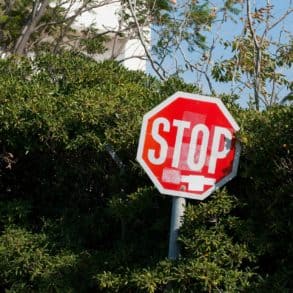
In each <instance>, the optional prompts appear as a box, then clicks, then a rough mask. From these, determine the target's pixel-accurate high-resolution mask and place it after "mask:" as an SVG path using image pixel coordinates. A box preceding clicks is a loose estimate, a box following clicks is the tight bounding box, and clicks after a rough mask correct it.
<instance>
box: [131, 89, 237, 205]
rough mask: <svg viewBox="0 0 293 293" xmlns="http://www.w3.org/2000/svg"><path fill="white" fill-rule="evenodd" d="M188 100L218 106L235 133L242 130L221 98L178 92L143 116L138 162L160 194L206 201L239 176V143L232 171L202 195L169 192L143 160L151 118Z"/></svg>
mask: <svg viewBox="0 0 293 293" xmlns="http://www.w3.org/2000/svg"><path fill="white" fill-rule="evenodd" d="M180 97H182V98H187V99H190V100H196V101H203V102H208V103H213V104H217V105H218V107H219V108H220V110H221V111H222V112H223V114H224V115H225V117H226V118H227V119H228V121H229V123H230V124H231V125H232V127H233V128H234V130H235V131H238V130H239V129H240V127H239V125H238V124H237V122H236V121H235V120H234V118H233V116H232V115H231V114H230V112H229V111H228V110H227V108H226V106H225V105H224V104H223V102H222V101H221V100H220V99H219V98H215V97H207V96H203V95H198V94H191V93H185V92H180V91H178V92H176V93H174V94H173V95H172V96H170V97H169V98H167V99H166V100H164V101H163V102H161V103H160V104H158V105H157V106H156V107H154V108H153V109H151V110H150V111H149V112H147V113H146V114H145V115H144V116H143V121H142V126H141V131H140V137H139V143H138V150H137V155H136V160H137V161H138V162H139V163H140V165H141V166H142V168H143V169H144V171H145V172H146V173H147V175H148V176H149V178H150V179H151V181H152V182H153V183H154V185H155V187H156V188H157V189H158V190H159V192H160V193H162V194H166V195H172V196H177V197H178V196H179V197H185V198H190V199H196V200H204V199H205V198H207V197H208V196H209V195H210V194H211V193H212V192H214V191H215V190H217V189H219V188H220V187H222V186H223V185H225V184H226V183H227V182H228V181H230V180H231V179H232V178H234V177H235V176H236V174H237V170H238V165H239V158H240V152H241V146H240V143H239V142H236V151H235V156H234V160H233V166H232V171H231V173H230V174H229V175H227V176H225V177H224V178H223V179H222V180H221V181H219V182H217V183H216V184H215V185H214V186H212V187H211V188H209V189H208V190H207V191H205V192H204V193H202V194H201V195H196V194H193V193H191V192H185V191H177V190H176V191H175V190H169V189H166V188H164V187H163V186H162V185H161V183H160V182H159V180H158V179H157V177H156V176H154V174H153V172H152V171H151V169H150V168H149V167H148V165H147V164H146V163H145V161H144V160H143V158H142V154H143V147H144V142H145V137H146V129H147V122H148V119H149V118H150V117H152V116H153V115H155V114H156V113H157V112H158V111H160V110H162V109H164V108H165V107H166V106H168V105H169V104H170V103H172V102H173V101H175V100H176V99H178V98H180Z"/></svg>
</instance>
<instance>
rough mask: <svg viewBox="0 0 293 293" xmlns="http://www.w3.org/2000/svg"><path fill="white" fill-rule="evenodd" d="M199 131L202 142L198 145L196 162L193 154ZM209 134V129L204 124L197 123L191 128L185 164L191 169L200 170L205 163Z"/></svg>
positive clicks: (194, 153) (195, 151)
mask: <svg viewBox="0 0 293 293" xmlns="http://www.w3.org/2000/svg"><path fill="white" fill-rule="evenodd" d="M200 133H202V142H201V145H200V149H199V154H198V158H197V162H195V155H196V153H197V149H198V144H197V142H198V138H199V134H200ZM209 135H210V133H209V129H208V128H207V126H205V125H204V124H197V125H196V126H195V127H194V128H193V129H192V133H191V139H190V145H189V151H188V157H187V165H188V167H189V168H190V169H191V170H193V171H200V170H201V169H202V167H203V165H204V163H205V160H206V154H207V147H208V141H209Z"/></svg>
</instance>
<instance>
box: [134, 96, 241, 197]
mask: <svg viewBox="0 0 293 293" xmlns="http://www.w3.org/2000/svg"><path fill="white" fill-rule="evenodd" d="M238 130H239V126H238V125H237V123H236V122H235V120H234V119H233V117H232V116H231V114H230V113H229V112H228V110H227V109H226V107H225V105H224V104H223V103H222V101H221V100H220V99H218V98H211V97H206V96H201V95H195V94H189V93H184V92H176V93H175V94H174V95H172V96H171V97H169V98H168V99H166V100H165V101H163V102H162V103H161V104H159V105H158V106H156V107H155V108H153V109H152V110H151V111H149V112H148V113H146V114H145V115H144V117H143V122H142V127H141V134H140V140H139V146H138V152H137V160H138V162H139V163H140V165H141V166H142V167H143V169H144V170H145V172H146V173H147V174H148V176H149V177H150V179H151V180H152V181H153V183H154V184H155V186H156V187H157V188H158V190H159V191H160V192H161V193H163V194H168V195H174V196H180V197H186V198H192V199H198V200H203V199H205V198H206V197H207V196H209V195H210V194H211V193H212V192H213V191H214V190H215V189H217V188H219V187H221V186H223V185H224V184H225V183H226V182H227V181H229V180H230V179H232V178H233V177H234V176H236V173H237V168H238V161H239V155H240V145H239V143H237V142H236V138H235V132H236V131H238Z"/></svg>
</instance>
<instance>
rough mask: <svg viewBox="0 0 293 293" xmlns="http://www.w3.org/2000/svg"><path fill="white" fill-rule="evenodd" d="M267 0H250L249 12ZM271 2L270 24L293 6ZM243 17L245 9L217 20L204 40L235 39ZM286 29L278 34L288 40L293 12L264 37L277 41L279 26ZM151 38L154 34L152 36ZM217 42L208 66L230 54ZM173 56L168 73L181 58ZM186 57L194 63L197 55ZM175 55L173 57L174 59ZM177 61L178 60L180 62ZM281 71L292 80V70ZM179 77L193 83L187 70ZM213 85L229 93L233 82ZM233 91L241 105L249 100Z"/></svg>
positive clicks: (204, 88) (216, 3)
mask: <svg viewBox="0 0 293 293" xmlns="http://www.w3.org/2000/svg"><path fill="white" fill-rule="evenodd" d="M183 1H185V0H179V1H178V0H177V4H176V5H177V7H180V6H181V5H182V3H183ZM267 1H268V0H251V8H252V11H253V10H254V9H255V8H256V9H259V8H261V7H263V6H265V4H266V3H267ZM210 2H212V3H213V5H214V6H215V7H217V8H218V7H220V3H222V2H223V1H222V0H214V1H210ZM269 2H270V3H271V5H272V6H273V8H272V16H273V18H272V23H273V22H275V21H276V20H278V19H279V18H280V17H281V16H282V15H283V14H284V13H286V11H287V10H288V8H290V7H291V9H292V8H293V4H292V0H279V1H278V0H271V1H269ZM245 16H246V11H245V10H243V9H242V10H241V11H240V13H239V15H237V16H234V21H233V20H229V21H227V22H225V23H223V24H221V23H218V24H216V25H215V26H213V27H212V30H211V31H210V32H208V33H206V37H207V41H208V42H211V40H212V39H213V38H215V37H216V36H217V35H218V36H219V37H221V38H223V39H225V40H228V41H231V40H233V39H234V38H235V36H237V35H240V34H242V33H243V23H242V22H241V21H238V20H239V19H241V18H245ZM284 28H285V29H286V31H284V32H283V34H282V35H281V39H282V41H288V40H289V35H290V34H291V36H292V34H293V13H291V14H290V15H289V16H288V17H287V18H286V19H285V20H284V21H282V22H281V23H280V24H279V25H278V26H276V27H275V28H274V29H272V30H271V33H270V34H269V35H268V37H269V38H270V39H271V40H277V39H278V38H279V32H280V30H281V29H284ZM263 29H264V27H261V26H260V25H259V26H258V31H259V32H262V31H263ZM152 37H153V39H155V38H156V37H155V36H154V35H153V36H152ZM217 44H218V45H217V46H216V48H215V50H214V51H213V58H212V62H211V65H212V64H213V62H214V61H215V60H225V59H227V58H229V57H231V50H230V49H225V48H224V47H223V46H222V45H220V44H219V42H218V43H217ZM174 54H175V55H174V56H173V57H171V58H169V59H168V60H167V62H166V64H165V66H166V67H167V68H168V71H169V72H172V70H174V60H175V59H176V58H177V61H178V60H179V62H182V64H183V61H182V58H180V56H179V54H178V52H174ZM185 54H186V56H188V58H190V60H192V61H193V62H197V60H198V58H199V55H198V56H196V53H194V52H191V53H189V52H187V51H186V52H185ZM174 57H175V58H174ZM180 60H181V61H180ZM148 68H149V69H148V71H149V72H150V73H152V74H153V71H152V69H151V68H150V66H148ZM282 73H283V74H285V75H286V77H287V78H288V79H289V80H291V81H292V79H293V72H292V70H285V71H283V72H282ZM182 77H183V78H184V80H185V81H186V82H189V83H194V81H195V73H194V72H191V71H186V72H185V73H184V74H183V75H182ZM213 87H214V89H215V91H216V93H217V94H220V93H227V92H231V89H234V90H235V88H236V87H235V84H233V83H219V82H213ZM202 91H203V94H206V95H211V92H210V90H209V87H208V84H207V82H206V81H204V79H202ZM287 92H288V91H287V90H286V89H285V88H284V87H283V90H282V92H280V96H282V95H283V96H285V95H286V93H287ZM235 93H238V94H239V95H240V99H239V103H240V105H241V106H242V107H246V106H247V103H248V100H249V98H248V97H249V94H250V93H249V91H247V90H243V91H242V92H241V91H235Z"/></svg>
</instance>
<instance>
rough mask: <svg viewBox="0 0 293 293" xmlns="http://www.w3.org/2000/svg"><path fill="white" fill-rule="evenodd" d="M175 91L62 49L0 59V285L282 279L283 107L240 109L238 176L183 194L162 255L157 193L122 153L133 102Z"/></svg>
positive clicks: (272, 288) (140, 288)
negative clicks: (206, 193) (174, 239)
mask: <svg viewBox="0 0 293 293" xmlns="http://www.w3.org/2000/svg"><path fill="white" fill-rule="evenodd" d="M176 90H184V91H189V92H197V89H196V88H195V87H193V86H191V85H186V84H184V83H183V82H181V81H180V80H177V79H175V78H174V79H170V80H169V81H167V82H166V83H163V84H162V83H160V82H159V81H157V80H156V79H154V78H152V77H149V76H146V75H144V74H143V73H140V72H130V71H127V70H126V69H124V68H123V67H122V66H120V65H118V64H117V63H113V62H109V61H108V62H104V63H95V62H93V61H91V60H89V59H87V58H85V57H83V56H79V55H73V54H71V53H65V54H62V55H60V56H50V55H44V56H41V57H38V59H36V60H34V61H29V60H27V59H19V58H18V59H14V58H12V59H7V60H0V147H1V149H0V150H1V154H0V168H1V169H0V291H1V290H7V292H32V291H33V292H55V291H58V292H90V291H95V292H97V291H98V292H99V291H104V292H111V291H114V292H163V291H164V292H165V291H166V292H245V291H247V292H253V291H255V292H290V291H291V290H293V283H292V280H293V266H292V263H293V262H292V255H293V245H292V243H293V241H292V235H293V233H292V232H293V229H292V212H293V204H292V135H291V131H292V123H293V119H292V118H293V117H292V115H293V111H292V107H290V106H276V107H274V108H271V109H268V110H266V111H263V112H255V111H253V110H243V109H240V108H239V107H238V106H237V105H236V104H235V102H234V101H233V99H232V98H229V97H223V99H224V101H225V104H226V105H227V106H228V107H229V109H230V111H231V112H232V113H233V115H234V117H235V118H236V119H237V121H238V122H239V124H240V126H241V133H240V134H239V139H240V140H241V142H242V155H241V160H240V168H239V175H238V177H237V178H236V179H234V180H233V181H232V182H230V183H229V184H228V185H227V186H226V187H225V188H224V189H222V190H220V191H219V192H218V193H217V194H215V195H213V196H211V197H210V198H209V199H207V200H205V201H204V202H200V203H199V202H196V201H190V202H188V207H187V210H186V214H185V220H184V225H183V227H182V229H181V233H180V242H181V247H182V249H181V257H180V259H179V260H178V261H175V262H172V261H169V260H167V259H166V254H167V245H168V230H169V216H170V202H171V200H170V198H169V197H166V196H162V195H160V194H158V192H157V191H156V190H155V189H154V188H153V187H152V184H151V183H150V181H149V180H148V178H147V177H146V175H145V174H144V173H143V172H142V170H141V169H140V167H139V166H138V164H137V163H136V162H135V154H136V148H137V141H138V135H139V130H140V123H141V118H142V115H143V114H144V113H145V112H146V111H147V110H149V109H151V108H152V107H153V106H154V105H156V104H157V103H159V102H160V101H161V100H163V99H165V98H166V97H167V96H168V95H170V94H172V93H173V92H175V91H176Z"/></svg>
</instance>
